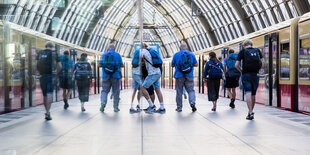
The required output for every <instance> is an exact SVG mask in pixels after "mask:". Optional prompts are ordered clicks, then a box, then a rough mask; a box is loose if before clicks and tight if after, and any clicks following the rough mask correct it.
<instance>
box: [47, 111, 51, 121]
mask: <svg viewBox="0 0 310 155" xmlns="http://www.w3.org/2000/svg"><path fill="white" fill-rule="evenodd" d="M45 119H46V120H47V121H50V120H52V117H51V114H47V113H45Z"/></svg>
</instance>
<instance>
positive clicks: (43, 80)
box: [40, 74, 55, 96]
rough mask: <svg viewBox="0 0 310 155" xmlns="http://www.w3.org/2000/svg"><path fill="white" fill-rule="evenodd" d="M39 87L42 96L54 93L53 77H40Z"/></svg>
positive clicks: (49, 75) (48, 75)
mask: <svg viewBox="0 0 310 155" xmlns="http://www.w3.org/2000/svg"><path fill="white" fill-rule="evenodd" d="M40 86H41V89H42V93H43V96H47V94H52V93H53V92H54V87H55V75H52V74H46V75H41V77H40Z"/></svg>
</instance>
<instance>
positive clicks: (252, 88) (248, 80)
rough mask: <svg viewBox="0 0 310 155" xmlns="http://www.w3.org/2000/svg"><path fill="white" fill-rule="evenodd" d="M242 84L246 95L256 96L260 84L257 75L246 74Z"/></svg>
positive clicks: (243, 76)
mask: <svg viewBox="0 0 310 155" xmlns="http://www.w3.org/2000/svg"><path fill="white" fill-rule="evenodd" d="M242 84H243V89H244V92H245V93H251V94H252V95H256V91H257V88H258V84H259V77H258V76H257V74H256V73H245V74H243V75H242Z"/></svg>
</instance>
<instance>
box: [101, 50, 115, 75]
mask: <svg viewBox="0 0 310 155" xmlns="http://www.w3.org/2000/svg"><path fill="white" fill-rule="evenodd" d="M102 68H103V70H104V72H106V73H107V74H113V73H114V72H115V71H116V70H117V65H116V62H115V61H114V51H108V52H107V53H105V54H103V55H102Z"/></svg>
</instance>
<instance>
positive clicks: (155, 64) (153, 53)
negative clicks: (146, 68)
mask: <svg viewBox="0 0 310 155" xmlns="http://www.w3.org/2000/svg"><path fill="white" fill-rule="evenodd" d="M147 50H148V51H149V52H150V54H151V56H152V62H153V63H152V64H151V63H150V62H149V61H148V60H146V59H145V60H146V61H147V62H148V63H150V64H151V65H152V66H153V67H155V68H160V67H161V66H162V64H163V60H162V59H161V57H160V55H159V53H158V52H157V51H155V50H153V49H152V48H147Z"/></svg>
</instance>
